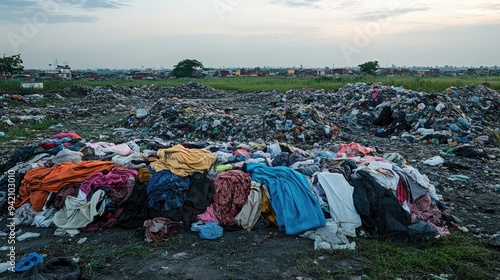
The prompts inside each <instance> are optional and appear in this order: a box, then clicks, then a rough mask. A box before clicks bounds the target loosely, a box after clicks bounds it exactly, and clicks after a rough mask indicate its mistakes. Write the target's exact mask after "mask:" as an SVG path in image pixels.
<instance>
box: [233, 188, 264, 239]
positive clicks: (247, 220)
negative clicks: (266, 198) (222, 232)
mask: <svg viewBox="0 0 500 280" xmlns="http://www.w3.org/2000/svg"><path fill="white" fill-rule="evenodd" d="M261 208H262V193H261V184H259V183H257V182H254V181H252V183H251V185H250V193H249V194H248V200H247V202H246V203H245V205H243V207H242V208H241V211H240V213H238V215H236V217H235V218H234V222H235V223H236V224H237V225H239V226H241V227H242V228H244V229H246V230H249V231H250V230H252V228H253V226H254V225H255V224H256V223H257V221H258V220H259V218H260V214H261Z"/></svg>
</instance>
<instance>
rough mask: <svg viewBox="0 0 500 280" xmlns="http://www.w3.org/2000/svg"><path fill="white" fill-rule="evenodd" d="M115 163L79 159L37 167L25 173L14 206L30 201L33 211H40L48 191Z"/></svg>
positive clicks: (107, 168) (108, 167) (109, 168)
mask: <svg viewBox="0 0 500 280" xmlns="http://www.w3.org/2000/svg"><path fill="white" fill-rule="evenodd" d="M114 166H115V164H114V163H113V162H110V161H81V162H79V163H70V162H63V163H57V164H55V165H54V166H52V167H39V168H35V169H32V170H30V171H28V173H26V175H25V176H24V179H23V181H22V182H21V186H20V187H19V195H20V196H21V199H16V203H15V204H14V206H15V207H19V206H21V205H23V204H25V203H27V202H30V203H31V205H32V206H33V209H35V211H37V212H39V211H42V208H43V205H44V204H45V201H46V200H47V197H48V196H49V193H51V192H54V193H57V192H59V190H60V189H61V188H62V187H64V186H65V185H68V184H71V183H81V182H83V181H85V180H86V179H87V178H89V177H90V176H92V175H93V174H95V173H97V172H99V171H103V170H111V169H112V168H113V167H114Z"/></svg>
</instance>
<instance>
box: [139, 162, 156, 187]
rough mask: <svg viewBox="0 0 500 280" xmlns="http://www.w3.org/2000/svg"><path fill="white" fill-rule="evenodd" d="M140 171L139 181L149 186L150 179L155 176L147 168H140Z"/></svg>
mask: <svg viewBox="0 0 500 280" xmlns="http://www.w3.org/2000/svg"><path fill="white" fill-rule="evenodd" d="M138 171H139V173H138V174H137V181H139V182H140V183H142V184H144V185H146V186H147V185H148V182H149V179H151V177H153V174H151V172H149V169H147V168H146V167H143V168H139V170H138Z"/></svg>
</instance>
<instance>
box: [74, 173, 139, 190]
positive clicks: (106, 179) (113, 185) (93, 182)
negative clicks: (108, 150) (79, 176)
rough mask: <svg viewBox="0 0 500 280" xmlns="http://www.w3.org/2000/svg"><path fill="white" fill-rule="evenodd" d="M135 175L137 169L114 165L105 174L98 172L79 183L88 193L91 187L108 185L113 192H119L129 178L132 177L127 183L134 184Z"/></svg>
mask: <svg viewBox="0 0 500 280" xmlns="http://www.w3.org/2000/svg"><path fill="white" fill-rule="evenodd" d="M136 177H137V170H134V169H130V168H123V167H115V168H113V169H112V170H111V171H110V172H108V173H107V174H103V173H102V172H98V173H96V174H94V175H92V176H90V178H88V179H87V180H85V181H84V182H83V183H82V184H81V185H80V189H81V190H82V191H83V192H84V193H85V194H86V195H88V194H89V193H90V191H91V190H92V187H100V186H104V187H108V188H109V189H110V190H111V191H112V192H113V193H120V191H121V190H122V189H123V188H124V187H125V186H126V185H127V182H129V179H130V178H132V179H133V182H129V184H128V185H130V184H131V185H132V187H133V185H134V184H135V178H136Z"/></svg>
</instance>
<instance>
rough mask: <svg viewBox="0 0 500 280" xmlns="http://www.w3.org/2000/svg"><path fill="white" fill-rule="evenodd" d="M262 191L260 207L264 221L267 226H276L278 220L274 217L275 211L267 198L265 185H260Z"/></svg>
mask: <svg viewBox="0 0 500 280" xmlns="http://www.w3.org/2000/svg"><path fill="white" fill-rule="evenodd" d="M261 193H262V208H261V214H262V217H263V218H264V222H265V223H266V226H268V227H278V221H277V219H276V213H275V212H274V210H273V207H272V205H271V201H270V199H269V197H270V195H269V189H268V188H267V187H266V186H265V185H261Z"/></svg>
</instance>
